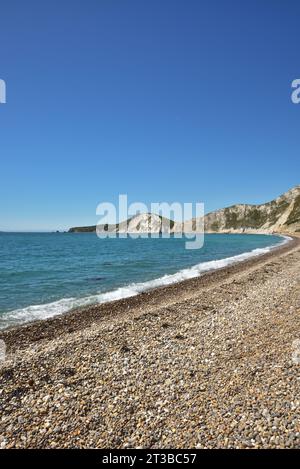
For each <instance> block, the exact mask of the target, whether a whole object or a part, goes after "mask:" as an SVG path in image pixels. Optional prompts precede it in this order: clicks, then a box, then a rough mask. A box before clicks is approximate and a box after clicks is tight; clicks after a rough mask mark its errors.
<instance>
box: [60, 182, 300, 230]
mask: <svg viewBox="0 0 300 469" xmlns="http://www.w3.org/2000/svg"><path fill="white" fill-rule="evenodd" d="M196 222H198V223H199V220H196V219H192V220H189V221H188V222H186V223H185V225H184V227H185V228H183V225H182V224H181V223H178V222H174V221H172V220H169V219H167V218H164V217H161V216H159V215H156V214H151V213H144V214H140V215H137V216H135V217H133V218H131V219H129V220H127V221H125V222H122V223H120V224H117V225H100V226H98V231H100V232H115V233H168V232H170V233H176V232H180V231H186V232H191V231H193V230H194V229H195V226H196ZM198 226H199V225H198ZM204 230H205V232H210V233H245V232H248V233H249V232H251V233H272V232H277V233H278V232H282V233H284V232H289V233H296V232H300V186H296V187H294V188H293V189H291V190H289V191H288V192H286V193H285V194H283V195H281V196H279V197H278V198H277V199H275V200H272V201H271V202H267V203H265V204H261V205H250V204H237V205H233V206H231V207H226V208H223V209H220V210H216V211H214V212H211V213H208V214H207V215H205V217H204ZM94 231H96V226H85V227H75V228H71V229H70V230H69V232H71V233H82V232H94Z"/></svg>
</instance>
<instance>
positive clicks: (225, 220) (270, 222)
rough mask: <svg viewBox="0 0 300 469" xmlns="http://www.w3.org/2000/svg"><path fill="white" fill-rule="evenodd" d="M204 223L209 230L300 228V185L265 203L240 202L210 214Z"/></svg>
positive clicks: (298, 229) (271, 230)
mask: <svg viewBox="0 0 300 469" xmlns="http://www.w3.org/2000/svg"><path fill="white" fill-rule="evenodd" d="M204 225H205V231H207V232H232V233H235V232H239V233H241V232H260V233H262V232H266V233H271V232H297V231H300V186H297V187H295V188H293V189H291V190H289V191H288V192H286V193H285V194H283V195H281V196H280V197H278V198H277V199H275V200H272V201H271V202H268V203H265V204H261V205H249V204H237V205H233V206H232V207H227V208H224V209H221V210H217V211H215V212H211V213H208V214H207V215H205V218H204Z"/></svg>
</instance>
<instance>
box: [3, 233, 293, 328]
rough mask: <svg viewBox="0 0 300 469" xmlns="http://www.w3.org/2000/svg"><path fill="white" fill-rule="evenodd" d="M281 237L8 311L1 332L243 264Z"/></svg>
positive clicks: (283, 242)
mask: <svg viewBox="0 0 300 469" xmlns="http://www.w3.org/2000/svg"><path fill="white" fill-rule="evenodd" d="M282 238H283V241H282V242H281V243H277V244H273V245H271V246H267V247H265V248H256V249H253V250H252V251H249V252H244V253H242V254H238V255H236V256H232V257H227V258H225V259H219V260H214V261H207V262H201V263H200V264H197V265H194V266H192V267H188V268H186V269H182V270H179V271H178V272H176V273H175V274H166V275H164V276H163V277H159V278H157V279H154V280H148V281H146V282H139V283H132V284H130V285H127V286H123V287H120V288H117V289H116V290H112V291H109V292H106V293H99V294H97V295H91V296H88V297H84V298H63V299H61V300H58V301H54V302H52V303H46V304H42V305H33V306H27V307H26V308H20V309H16V310H14V311H9V312H7V313H4V314H2V315H1V316H0V329H3V328H6V327H8V326H12V325H16V324H23V323H26V322H30V321H36V320H40V319H48V318H51V317H53V316H58V315H60V314H63V313H66V312H68V311H70V310H72V309H74V308H80V307H83V306H88V305H92V304H97V303H108V302H110V301H114V300H120V299H123V298H129V297H132V296H136V295H138V294H139V293H142V292H144V291H147V290H151V289H153V288H157V287H163V286H167V285H171V284H173V283H178V282H181V281H183V280H188V279H191V278H195V277H199V276H200V275H202V274H204V273H206V272H209V271H211V270H217V269H221V268H222V267H227V266H228V265H230V264H235V263H238V262H242V261H244V260H247V259H249V258H251V257H256V256H261V255H262V254H266V253H267V252H270V251H271V250H273V249H275V248H277V247H278V246H282V245H283V244H286V243H288V242H289V241H291V240H292V238H290V237H289V236H282Z"/></svg>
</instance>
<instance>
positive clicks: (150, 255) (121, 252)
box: [0, 233, 284, 328]
mask: <svg viewBox="0 0 300 469" xmlns="http://www.w3.org/2000/svg"><path fill="white" fill-rule="evenodd" d="M185 241H186V240H185V239H178V238H170V239H165V238H155V239H153V238H137V239H132V238H126V239H118V238H115V239H99V238H98V237H97V236H96V234H94V233H82V234H71V233H53V234H50V233H42V234H39V233H26V234H24V233H0V328H3V327H7V326H9V325H13V324H18V323H23V322H27V321H30V320H34V319H42V318H47V317H51V316H53V315H56V314H60V313H63V312H65V311H68V310H70V309H71V308H73V307H76V306H81V305H86V304H90V303H97V302H105V301H110V300H113V299H118V298H122V297H128V296H132V295H135V294H137V293H139V292H140V291H143V290H146V289H149V288H152V287H155V286H159V285H166V284H170V283H174V282H176V281H180V280H183V279H185V278H191V277H195V276H198V275H200V274H201V273H202V272H205V271H207V270H211V269H213V268H218V267H222V266H223V265H227V264H228V263H230V262H232V261H238V260H243V259H244V258H247V257H248V256H249V254H244V253H251V255H257V254H260V253H263V252H265V251H266V250H268V249H269V248H268V247H269V246H271V245H272V246H273V245H277V244H278V243H282V242H283V241H284V240H283V238H281V237H278V236H265V235H237V234H235V235H228V234H207V235H205V242H204V246H203V248H202V249H199V250H187V249H185ZM234 256H239V257H234ZM232 257H234V259H229V260H225V261H222V259H228V258H232Z"/></svg>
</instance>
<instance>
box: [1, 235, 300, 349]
mask: <svg viewBox="0 0 300 469" xmlns="http://www.w3.org/2000/svg"><path fill="white" fill-rule="evenodd" d="M247 234H248V233H247ZM274 235H276V236H280V237H283V238H290V239H289V240H288V241H287V242H286V243H283V244H279V245H278V246H276V245H274V247H272V248H271V249H270V251H268V252H266V253H264V254H259V255H253V256H249V258H247V259H245V260H242V261H236V262H235V261H233V262H232V263H230V264H228V265H227V266H225V267H220V268H216V269H212V270H208V271H204V272H203V273H202V274H200V275H199V276H196V277H193V278H190V279H185V280H180V281H178V282H174V283H170V284H169V285H162V286H158V287H152V288H149V289H147V290H145V291H142V292H140V293H138V294H136V295H133V296H130V297H125V298H120V299H117V300H111V301H107V302H103V303H95V304H91V305H85V306H81V307H76V308H74V309H71V310H69V311H66V312H64V313H61V314H59V315H56V316H53V317H50V318H47V319H40V320H34V321H28V322H27V323H23V324H20V325H18V324H17V325H13V326H8V327H7V328H4V329H1V330H0V339H2V340H4V341H5V343H6V345H7V347H8V351H9V350H15V349H16V348H17V347H16V343H18V346H19V347H20V348H23V347H24V346H27V345H28V344H30V343H34V342H39V341H41V340H44V339H53V338H55V337H56V336H61V335H63V334H64V333H72V332H74V331H77V330H80V329H82V328H85V327H89V326H90V325H91V323H95V322H97V321H102V320H104V319H105V318H107V319H108V320H109V319H110V318H112V317H115V316H116V315H119V314H124V313H127V312H128V309H135V308H139V307H140V306H141V305H142V304H143V303H145V306H148V305H152V306H153V305H158V304H159V302H160V301H161V300H162V299H163V297H164V296H168V295H169V296H171V297H174V295H176V294H178V290H180V289H181V288H186V289H188V290H189V289H194V288H198V287H199V288H201V287H204V286H208V285H213V284H214V283H215V282H218V281H222V280H223V279H224V278H225V277H226V276H228V275H231V274H234V273H236V272H239V271H244V270H246V269H247V268H248V267H252V266H253V265H256V264H259V263H260V262H262V261H265V260H267V259H268V258H269V257H270V256H273V255H280V254H281V253H284V252H287V251H289V250H291V249H293V248H294V247H295V246H296V245H297V244H300V238H299V237H298V236H295V234H294V233H292V234H291V233H274ZM245 254H246V253H245ZM234 257H235V256H234ZM221 260H222V259H221Z"/></svg>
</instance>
